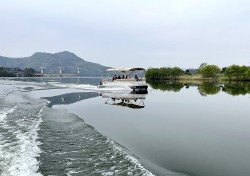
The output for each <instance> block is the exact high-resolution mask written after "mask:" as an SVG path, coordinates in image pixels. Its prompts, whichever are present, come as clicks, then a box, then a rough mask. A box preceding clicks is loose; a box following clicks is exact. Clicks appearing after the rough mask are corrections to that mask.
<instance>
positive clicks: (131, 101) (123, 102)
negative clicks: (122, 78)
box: [100, 92, 146, 109]
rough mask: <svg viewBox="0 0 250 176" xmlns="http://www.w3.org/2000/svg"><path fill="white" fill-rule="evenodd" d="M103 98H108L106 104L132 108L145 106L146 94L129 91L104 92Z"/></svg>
mask: <svg viewBox="0 0 250 176" xmlns="http://www.w3.org/2000/svg"><path fill="white" fill-rule="evenodd" d="M100 96H102V98H105V99H107V100H106V101H105V104H108V105H115V106H121V107H128V108H132V109H141V108H144V107H145V104H144V100H145V98H146V94H136V93H131V92H130V93H129V92H104V93H101V94H100Z"/></svg>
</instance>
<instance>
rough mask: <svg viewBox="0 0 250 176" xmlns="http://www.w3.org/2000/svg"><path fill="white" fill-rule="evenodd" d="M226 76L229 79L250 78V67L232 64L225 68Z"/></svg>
mask: <svg viewBox="0 0 250 176" xmlns="http://www.w3.org/2000/svg"><path fill="white" fill-rule="evenodd" d="M225 76H226V77H228V78H229V80H250V67H247V66H239V65H232V66H230V67H227V68H226V69H225Z"/></svg>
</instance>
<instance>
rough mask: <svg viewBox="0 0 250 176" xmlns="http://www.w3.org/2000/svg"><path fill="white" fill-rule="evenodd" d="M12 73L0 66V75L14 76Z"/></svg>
mask: <svg viewBox="0 0 250 176" xmlns="http://www.w3.org/2000/svg"><path fill="white" fill-rule="evenodd" d="M15 76H16V75H15V74H14V73H10V72H8V71H7V70H6V69H5V68H3V67H0V77H15Z"/></svg>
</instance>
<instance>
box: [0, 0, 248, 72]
mask: <svg viewBox="0 0 250 176" xmlns="http://www.w3.org/2000/svg"><path fill="white" fill-rule="evenodd" d="M0 5H1V11H0V20H1V29H0V31H1V33H0V39H1V43H0V48H1V50H0V55H1V56H6V57H28V56H31V55H32V54H34V53H35V52H47V53H57V52H62V51H69V52H72V53H74V54H76V55H77V56H79V57H81V58H82V59H84V60H87V61H90V62H95V63H99V64H102V65H105V66H112V67H145V68H148V67H174V66H178V67H181V68H197V67H199V65H200V64H201V63H204V62H206V63H208V64H215V65H218V66H220V67H224V66H230V65H232V64H239V65H250V50H249V41H250V33H249V30H250V20H249V19H250V2H249V1H247V0H239V1H226V0H217V1H216V0H210V1H208V0H203V1H198V0H168V1H165V0H156V1H153V0H144V1H142V0H137V1H132V0H126V1H115V0H107V1H101V0H92V1H69V0H60V1H59V0H53V1H49V0H37V1H31V0H23V1H18V0H11V1H2V2H0Z"/></svg>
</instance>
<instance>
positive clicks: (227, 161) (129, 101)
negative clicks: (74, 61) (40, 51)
mask: <svg viewBox="0 0 250 176" xmlns="http://www.w3.org/2000/svg"><path fill="white" fill-rule="evenodd" d="M31 81H32V82H31ZM34 81H35V82H34ZM99 81H100V78H95V79H92V78H79V79H78V78H75V79H63V78H61V79H43V78H41V79H33V80H25V79H22V80H21V81H8V80H0V88H1V91H0V125H1V126H0V139H1V141H0V175H25V176H26V175H32V176H33V175H38V176H40V175H74V176H75V175H79V176H81V175H124V176H125V175H131V176H132V175H138V176H141V175H143V176H144V175H145V176H146V175H152V174H153V175H160V176H165V175H168V176H182V175H190V176H211V175H212V176H235V175H237V176H248V175H250V164H249V163H250V128H249V125H250V119H249V118H250V108H249V107H250V106H249V105H250V94H249V93H250V84H247V83H225V84H221V83H199V82H196V83H185V84H184V83H171V82H151V83H149V84H150V88H149V92H148V93H147V94H131V93H130V92H129V91H126V90H119V91H117V90H116V91H114V90H105V91H103V90H102V91H100V90H98V89H96V88H95V85H97V84H98V83H99ZM41 97H42V98H41ZM121 99H123V101H122V100H121ZM48 101H49V102H48Z"/></svg>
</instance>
